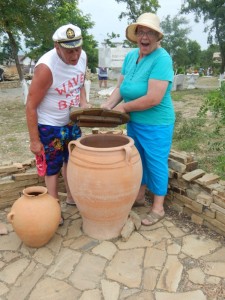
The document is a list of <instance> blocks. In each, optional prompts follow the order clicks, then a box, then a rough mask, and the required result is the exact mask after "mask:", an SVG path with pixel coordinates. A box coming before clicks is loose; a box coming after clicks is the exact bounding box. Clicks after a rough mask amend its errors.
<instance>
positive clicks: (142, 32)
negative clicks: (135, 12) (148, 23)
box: [136, 26, 159, 56]
mask: <svg viewBox="0 0 225 300" xmlns="http://www.w3.org/2000/svg"><path fill="white" fill-rule="evenodd" d="M136 35H137V44H138V47H139V48H140V55H141V56H145V55H148V54H149V53H151V52H152V51H154V50H155V49H156V48H158V46H159V33H158V32H156V31H154V30H152V29H150V28H148V27H145V26H138V27H137V30H136Z"/></svg>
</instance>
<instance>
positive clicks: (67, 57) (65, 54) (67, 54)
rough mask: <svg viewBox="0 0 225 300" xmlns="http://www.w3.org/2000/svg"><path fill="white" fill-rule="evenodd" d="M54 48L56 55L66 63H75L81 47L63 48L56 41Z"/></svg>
mask: <svg viewBox="0 0 225 300" xmlns="http://www.w3.org/2000/svg"><path fill="white" fill-rule="evenodd" d="M55 48H56V51H57V54H58V56H59V57H60V58H61V60H62V61H63V62H64V63H65V64H67V65H74V66H75V65H76V64H77V63H78V60H79V58H80V55H81V51H82V47H77V48H71V49H67V48H63V47H61V46H60V44H58V43H56V44H55Z"/></svg>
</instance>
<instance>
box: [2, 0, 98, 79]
mask: <svg viewBox="0 0 225 300" xmlns="http://www.w3.org/2000/svg"><path fill="white" fill-rule="evenodd" d="M77 2H78V1H76V0H67V1H64V0H17V1H14V0H1V1H0V33H1V34H2V35H5V36H6V37H7V38H8V40H9V43H10V46H11V50H12V53H13V57H14V59H15V62H16V66H17V70H18V74H19V78H20V81H22V80H23V78H24V76H23V72H22V70H21V67H20V64H19V59H18V50H19V47H20V44H21V37H22V36H23V37H24V39H25V43H26V46H27V47H29V48H30V49H31V51H30V54H29V55H30V56H31V57H32V58H33V59H35V58H36V59H38V58H39V57H40V55H42V54H43V53H44V52H46V51H48V50H50V49H51V48H52V47H53V41H52V35H53V33H54V31H55V30H56V29H57V28H58V27H59V26H61V25H64V24H67V23H74V24H77V25H78V26H79V27H81V29H82V31H83V36H84V49H85V47H86V48H87V49H85V50H86V51H87V54H88V52H89V53H91V54H92V56H93V59H92V60H90V61H91V62H93V63H94V61H95V60H96V61H97V50H96V51H93V49H94V48H96V45H97V42H96V41H94V39H93V36H92V35H88V34H87V29H88V28H91V27H92V26H93V23H92V22H90V21H89V17H88V16H83V15H82V13H81V11H80V10H79V9H78V3H77ZM27 55H28V53H27Z"/></svg>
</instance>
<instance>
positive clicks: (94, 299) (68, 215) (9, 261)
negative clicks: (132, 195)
mask: <svg viewBox="0 0 225 300" xmlns="http://www.w3.org/2000/svg"><path fill="white" fill-rule="evenodd" d="M61 206H62V211H63V214H64V217H65V224H64V225H63V226H62V227H59V228H58V230H57V232H56V233H55V235H54V237H53V238H52V240H51V241H50V242H49V243H48V244H47V245H45V246H43V247H41V248H39V249H36V248H30V247H27V246H25V245H24V244H23V243H22V242H21V240H20V239H19V238H18V236H17V235H16V234H15V232H14V231H13V228H12V226H11V224H9V223H8V222H7V221H6V215H7V213H8V211H9V209H5V210H2V211H1V212H0V222H2V224H5V226H7V230H8V234H7V235H1V236H0V299H1V300H5V299H7V300H8V299H9V300H25V299H29V300H41V299H44V300H45V299H51V300H53V299H54V300H57V299H58V300H62V299H67V300H75V299H82V300H101V299H104V300H119V299H127V300H128V299H129V300H132V299H133V300H134V299H135V300H136V299H137V300H139V299H146V300H206V299H210V300H216V299H217V300H222V299H225V243H224V241H223V239H222V238H221V237H220V236H218V235H216V234H215V236H214V237H210V236H209V235H208V234H207V232H204V231H202V230H201V231H199V232H198V231H196V226H195V227H194V225H191V223H190V224H189V223H188V222H187V223H186V225H184V224H185V223H184V222H182V225H180V224H179V218H180V217H179V215H178V214H176V213H174V212H172V211H169V209H167V216H166V218H165V219H164V220H162V221H160V222H159V223H157V224H155V225H154V226H150V227H144V226H141V228H140V229H139V230H138V231H134V232H133V233H132V235H131V236H130V237H129V239H128V240H127V241H126V242H124V241H122V239H121V238H117V239H114V240H109V241H99V240H95V239H93V238H90V237H88V236H87V235H85V234H84V233H83V232H82V219H81V218H80V215H79V212H78V210H77V208H76V207H71V206H67V205H66V204H65V202H62V201H61ZM133 210H134V211H135V212H136V213H138V215H139V216H143V215H144V214H145V213H146V211H147V210H148V208H146V207H142V208H135V209H133ZM189 225H190V226H189Z"/></svg>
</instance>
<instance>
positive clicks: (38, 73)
mask: <svg viewBox="0 0 225 300" xmlns="http://www.w3.org/2000/svg"><path fill="white" fill-rule="evenodd" d="M51 85H52V73H51V71H50V69H49V68H48V67H47V66H46V65H44V64H40V65H38V66H37V67H36V68H35V72H34V77H33V79H32V82H31V86H30V88H29V93H28V97H27V103H26V118H27V127H28V131H29V136H30V150H31V152H33V153H34V154H38V155H39V154H40V153H41V151H42V150H43V145H42V143H41V141H40V139H39V133H38V117H37V108H38V106H39V105H40V103H41V102H42V100H43V98H44V96H45V95H46V93H47V91H48V89H49V88H50V86H51Z"/></svg>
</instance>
